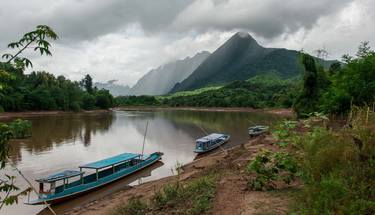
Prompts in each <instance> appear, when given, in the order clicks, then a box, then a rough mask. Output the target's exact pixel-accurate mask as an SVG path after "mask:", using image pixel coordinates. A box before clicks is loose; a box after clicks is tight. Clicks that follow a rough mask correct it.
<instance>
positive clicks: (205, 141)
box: [194, 133, 230, 154]
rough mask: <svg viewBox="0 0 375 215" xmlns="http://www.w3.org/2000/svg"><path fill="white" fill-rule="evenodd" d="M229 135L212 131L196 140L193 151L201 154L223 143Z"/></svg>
mask: <svg viewBox="0 0 375 215" xmlns="http://www.w3.org/2000/svg"><path fill="white" fill-rule="evenodd" d="M229 138H230V136H229V135H227V134H217V133H213V134H210V135H208V136H205V137H202V138H199V139H197V140H196V144H195V150H194V152H195V153H198V154H201V153H205V152H208V151H211V150H213V149H215V148H217V147H219V146H221V145H223V144H224V143H226V142H228V140H229Z"/></svg>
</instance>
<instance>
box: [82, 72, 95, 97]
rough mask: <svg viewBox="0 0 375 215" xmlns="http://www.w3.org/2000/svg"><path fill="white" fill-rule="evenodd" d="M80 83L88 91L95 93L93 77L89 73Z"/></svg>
mask: <svg viewBox="0 0 375 215" xmlns="http://www.w3.org/2000/svg"><path fill="white" fill-rule="evenodd" d="M80 85H81V86H82V87H83V88H84V89H85V90H86V92H88V93H89V94H93V92H94V88H93V87H92V78H91V76H90V75H89V74H87V75H86V76H85V77H84V78H83V79H82V80H81V82H80Z"/></svg>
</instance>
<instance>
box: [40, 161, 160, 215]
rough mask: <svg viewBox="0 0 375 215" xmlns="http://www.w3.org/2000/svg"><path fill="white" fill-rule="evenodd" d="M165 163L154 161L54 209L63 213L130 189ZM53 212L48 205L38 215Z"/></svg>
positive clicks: (58, 212) (47, 214)
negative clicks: (135, 171)
mask: <svg viewBox="0 0 375 215" xmlns="http://www.w3.org/2000/svg"><path fill="white" fill-rule="evenodd" d="M163 165H164V164H163V162H161V161H158V162H156V163H154V164H153V165H151V166H148V167H146V168H145V169H143V170H140V171H139V172H137V173H135V174H132V175H130V176H127V177H125V178H123V179H121V180H119V181H115V182H113V183H111V184H109V185H106V186H104V187H101V188H100V189H98V190H95V191H92V192H90V193H87V194H85V195H82V196H80V197H78V198H75V199H72V200H69V201H66V202H64V203H61V204H57V205H53V206H52V209H53V210H54V211H55V212H56V213H57V214H63V213H65V212H66V211H68V210H71V209H73V208H75V207H79V206H81V205H83V204H86V203H90V202H93V201H96V200H100V199H101V198H103V197H105V196H108V195H110V194H113V193H115V192H118V191H121V190H126V189H129V188H130V187H131V185H137V184H138V183H141V180H142V178H145V177H149V176H151V173H152V171H153V170H155V169H157V168H159V167H161V166H163ZM51 214H52V213H51V212H50V211H49V209H48V208H47V207H46V208H45V209H43V210H42V211H40V212H39V213H38V215H51Z"/></svg>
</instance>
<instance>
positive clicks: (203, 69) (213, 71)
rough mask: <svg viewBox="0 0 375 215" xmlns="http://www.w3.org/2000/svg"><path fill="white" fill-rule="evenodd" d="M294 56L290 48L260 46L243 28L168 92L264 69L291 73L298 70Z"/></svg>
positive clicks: (243, 76)
mask: <svg viewBox="0 0 375 215" xmlns="http://www.w3.org/2000/svg"><path fill="white" fill-rule="evenodd" d="M298 56H299V54H298V52H297V51H294V50H287V49H280V48H265V47H262V46H261V45H259V44H258V43H257V41H256V40H255V39H254V38H252V37H251V36H250V34H248V33H247V32H238V33H236V34H235V35H233V36H232V37H231V38H230V39H229V40H228V41H226V42H225V43H224V44H223V45H222V46H220V47H219V48H218V49H217V50H216V51H215V52H214V53H212V54H211V55H210V56H209V57H208V58H207V59H206V60H205V61H204V62H202V64H201V65H199V66H198V67H197V69H196V70H195V71H194V72H193V73H192V74H191V75H190V76H189V77H188V78H186V79H185V80H184V81H182V82H181V83H178V84H176V85H175V86H174V87H173V89H172V90H171V91H170V92H177V91H185V90H193V89H197V88H201V87H204V86H208V85H220V84H224V83H228V82H231V81H234V80H246V79H249V78H251V77H254V76H256V75H258V74H263V73H266V72H274V73H278V74H279V75H280V76H281V77H283V78H288V77H293V76H296V75H298V74H300V72H301V71H302V67H301V66H300V64H299V63H298Z"/></svg>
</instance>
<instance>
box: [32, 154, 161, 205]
mask: <svg viewBox="0 0 375 215" xmlns="http://www.w3.org/2000/svg"><path fill="white" fill-rule="evenodd" d="M161 156H162V154H159V155H158V156H155V157H152V158H151V159H150V160H147V159H146V160H145V161H144V163H143V162H142V163H140V164H139V166H138V168H136V169H134V170H133V171H129V172H125V171H124V174H121V175H119V176H118V177H114V178H112V179H110V180H102V182H101V183H99V184H98V185H96V186H91V187H88V188H87V189H82V190H79V191H77V192H74V193H71V194H67V195H63V196H58V197H55V198H54V197H51V198H43V199H40V198H39V199H36V200H34V201H31V202H28V203H25V204H28V205H40V204H45V202H47V203H48V204H51V205H53V204H59V203H62V202H65V201H67V200H70V199H73V198H76V197H78V196H81V195H84V194H87V193H89V192H92V191H94V190H97V189H99V188H102V187H103V186H106V185H108V184H110V183H113V182H115V181H117V180H120V179H122V178H124V177H126V176H129V175H131V174H133V173H136V172H138V171H140V170H142V169H144V168H146V167H148V166H150V165H152V164H154V163H156V162H158V161H159V160H161ZM150 157H151V156H150ZM102 179H105V178H102Z"/></svg>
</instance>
